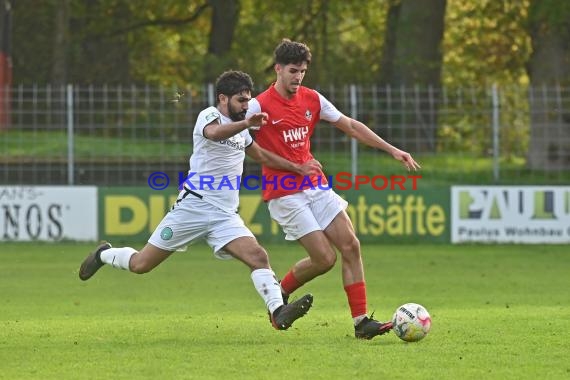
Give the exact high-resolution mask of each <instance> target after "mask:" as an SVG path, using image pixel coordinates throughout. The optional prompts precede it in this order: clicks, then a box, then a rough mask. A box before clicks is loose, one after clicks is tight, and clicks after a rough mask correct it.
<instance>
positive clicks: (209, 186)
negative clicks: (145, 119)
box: [184, 107, 253, 213]
mask: <svg viewBox="0 0 570 380" xmlns="http://www.w3.org/2000/svg"><path fill="white" fill-rule="evenodd" d="M215 120H217V122H218V123H220V124H228V123H232V122H233V121H232V120H231V119H230V118H228V117H226V116H224V115H222V113H221V112H220V111H219V110H218V109H217V108H216V107H208V108H206V109H205V110H203V111H202V112H200V114H199V115H198V119H197V120H196V125H195V126H194V133H193V138H194V151H193V153H192V155H191V156H190V170H189V171H188V177H187V178H186V179H185V181H184V182H185V183H184V187H185V188H186V189H190V190H192V191H193V192H195V193H197V194H199V195H201V196H202V199H203V200H204V201H205V202H208V203H209V204H211V205H213V206H216V207H218V208H220V209H221V210H224V211H227V212H232V213H235V212H237V209H238V205H239V187H240V182H241V175H242V173H243V161H244V159H245V148H246V147H248V146H249V145H251V144H252V143H253V139H252V138H251V135H250V134H249V131H248V130H247V129H246V130H243V131H241V132H239V133H238V134H236V135H234V136H232V137H230V138H228V139H226V140H222V141H212V140H209V139H207V138H206V137H204V127H205V126H206V125H208V124H210V123H212V122H213V121H215Z"/></svg>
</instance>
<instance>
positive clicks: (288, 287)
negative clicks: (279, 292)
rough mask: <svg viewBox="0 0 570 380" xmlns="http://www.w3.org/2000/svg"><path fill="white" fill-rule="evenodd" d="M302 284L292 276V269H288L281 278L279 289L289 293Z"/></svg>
mask: <svg viewBox="0 0 570 380" xmlns="http://www.w3.org/2000/svg"><path fill="white" fill-rule="evenodd" d="M302 285H303V284H301V283H300V282H299V281H298V280H297V279H296V278H295V276H293V271H292V270H290V271H289V272H287V274H286V275H285V277H283V279H281V289H283V292H284V293H285V294H291V293H293V292H294V291H295V290H297V289H299V288H300V287H301V286H302Z"/></svg>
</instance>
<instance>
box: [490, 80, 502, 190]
mask: <svg viewBox="0 0 570 380" xmlns="http://www.w3.org/2000/svg"><path fill="white" fill-rule="evenodd" d="M492 94H493V96H492V98H493V180H494V181H495V182H498V181H499V157H500V156H499V153H500V152H499V149H500V148H499V117H500V112H501V110H500V106H501V104H500V100H499V90H498V89H497V85H496V84H493V88H492Z"/></svg>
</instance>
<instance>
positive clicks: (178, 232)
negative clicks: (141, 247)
mask: <svg viewBox="0 0 570 380" xmlns="http://www.w3.org/2000/svg"><path fill="white" fill-rule="evenodd" d="M217 210H218V209H217V208H216V207H214V206H212V205H210V204H208V203H206V202H204V201H203V200H201V199H198V198H194V197H193V198H186V199H183V200H182V201H181V202H180V203H178V204H177V205H176V206H175V207H174V208H173V209H172V210H170V211H169V212H168V213H167V214H166V215H165V216H164V218H163V219H162V220H161V222H160V223H159V225H158V226H157V227H156V228H155V230H154V232H153V233H152V235H151V236H150V238H149V239H148V242H149V243H150V244H152V245H153V246H155V247H157V248H160V249H162V250H164V251H171V252H173V251H176V250H177V249H179V248H182V247H184V246H186V245H188V244H190V243H192V242H194V241H196V240H198V239H201V238H203V237H205V236H206V235H207V234H208V228H209V218H210V214H211V213H212V212H216V211H217Z"/></svg>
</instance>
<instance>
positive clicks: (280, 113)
mask: <svg viewBox="0 0 570 380" xmlns="http://www.w3.org/2000/svg"><path fill="white" fill-rule="evenodd" d="M256 103H257V104H256ZM323 106H325V113H326V115H325V116H324V117H323V119H325V120H328V121H331V122H335V121H337V120H338V119H339V118H340V116H341V115H342V114H341V113H340V112H339V111H338V110H337V109H336V108H335V107H334V106H333V105H332V104H331V103H330V102H329V101H328V100H326V99H325V98H324V97H323V96H322V95H320V94H319V93H318V92H317V91H315V90H312V89H309V88H307V87H303V86H300V87H299V89H298V91H297V93H296V94H295V95H293V96H292V97H291V98H290V99H286V98H284V97H282V96H281V95H280V94H279V93H278V92H277V90H275V88H274V86H273V85H271V86H270V87H269V88H268V89H267V90H265V91H264V92H262V93H261V94H259V95H258V96H256V97H255V99H252V101H251V102H250V109H249V110H248V111H249V112H251V113H254V112H260V111H261V112H267V114H268V115H269V119H268V120H267V124H266V125H264V126H263V127H261V128H260V129H259V130H258V131H257V132H256V133H255V141H256V142H257V143H258V144H259V145H260V146H261V147H262V148H264V149H267V150H269V151H271V152H273V153H275V154H277V155H279V156H281V157H283V158H285V159H287V160H289V161H291V162H294V163H297V164H303V163H305V162H307V161H310V160H312V159H313V155H312V154H311V140H310V139H311V136H312V135H313V131H314V129H315V125H316V124H317V122H318V121H319V120H320V119H321V113H322V111H323V109H322V107H323ZM319 185H320V187H325V186H327V180H326V178H325V175H324V174H323V173H322V172H321V173H320V174H315V175H312V176H311V177H309V178H304V177H303V176H301V175H299V174H296V173H293V172H287V171H282V170H276V169H272V168H269V167H267V166H262V183H261V187H262V195H263V200H264V201H268V200H271V199H275V198H279V197H282V196H285V195H289V194H294V193H297V192H300V191H303V190H306V189H309V188H311V187H314V188H317V187H318V186H319Z"/></svg>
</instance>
